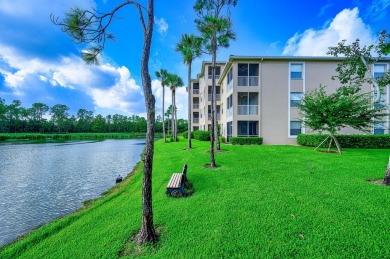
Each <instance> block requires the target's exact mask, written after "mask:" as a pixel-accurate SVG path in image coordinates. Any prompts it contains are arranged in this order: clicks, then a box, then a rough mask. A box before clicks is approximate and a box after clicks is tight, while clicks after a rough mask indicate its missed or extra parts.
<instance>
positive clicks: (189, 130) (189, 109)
mask: <svg viewBox="0 0 390 259" xmlns="http://www.w3.org/2000/svg"><path fill="white" fill-rule="evenodd" d="M191 89H192V88H191V63H189V64H188V130H187V131H188V135H187V138H188V149H191V148H192V143H191V103H192V102H191V96H192V92H191Z"/></svg>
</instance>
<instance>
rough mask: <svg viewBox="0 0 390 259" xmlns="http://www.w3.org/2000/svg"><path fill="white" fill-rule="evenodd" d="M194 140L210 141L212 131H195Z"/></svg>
mask: <svg viewBox="0 0 390 259" xmlns="http://www.w3.org/2000/svg"><path fill="white" fill-rule="evenodd" d="M194 138H195V139H197V140H200V141H209V140H210V131H208V130H197V131H194Z"/></svg>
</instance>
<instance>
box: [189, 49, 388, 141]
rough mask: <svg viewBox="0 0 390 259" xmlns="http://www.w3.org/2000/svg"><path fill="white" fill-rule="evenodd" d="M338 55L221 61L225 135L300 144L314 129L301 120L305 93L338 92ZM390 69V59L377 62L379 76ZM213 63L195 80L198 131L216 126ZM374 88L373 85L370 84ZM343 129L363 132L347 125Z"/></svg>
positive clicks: (220, 114)
mask: <svg viewBox="0 0 390 259" xmlns="http://www.w3.org/2000/svg"><path fill="white" fill-rule="evenodd" d="M341 61H342V58H335V57H283V56H281V57H270V56H264V57H262V56H254V57H250V56H230V57H229V60H228V61H227V62H218V63H217V67H216V82H217V88H216V91H217V96H216V100H217V121H218V124H219V125H220V133H221V134H222V135H223V136H224V137H225V138H226V139H227V140H228V139H229V137H232V136H233V137H236V136H261V137H263V138H264V144H295V143H296V136H297V135H298V134H301V133H310V132H311V131H310V129H307V128H305V127H304V125H302V123H301V122H300V116H299V109H298V108H297V105H298V104H299V103H300V102H301V98H302V96H303V94H304V93H305V92H307V91H309V90H312V89H315V88H318V87H319V86H320V84H322V85H326V86H327V91H334V90H335V89H336V88H337V87H339V86H341V84H340V83H339V81H337V80H332V76H335V75H337V73H336V71H335V70H336V68H337V64H339V63H340V62H341ZM389 68H390V60H389V59H386V60H385V61H384V62H381V63H375V64H374V65H373V68H372V69H371V71H372V72H373V73H374V74H373V76H374V77H375V78H376V77H379V76H383V75H384V73H385V71H388V70H389ZM211 78H212V70H211V62H203V63H202V69H201V72H200V73H199V74H198V76H197V78H196V79H195V80H192V87H191V89H192V97H191V103H190V104H189V105H190V107H191V116H192V130H208V129H209V128H210V124H211ZM363 90H364V91H365V92H369V91H371V90H372V86H371V85H364V86H363ZM389 95H390V91H389V86H387V89H385V92H384V94H382V95H381V102H383V103H386V104H389V100H390V96H389ZM373 125H374V126H373V128H372V133H373V134H383V133H389V132H388V128H389V127H388V126H389V120H388V118H384V119H383V121H375V122H374V124H373ZM340 133H345V134H348V133H361V132H357V131H355V130H353V129H351V128H345V129H343V130H342V131H341V132H340Z"/></svg>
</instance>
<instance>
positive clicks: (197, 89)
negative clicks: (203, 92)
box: [192, 83, 199, 94]
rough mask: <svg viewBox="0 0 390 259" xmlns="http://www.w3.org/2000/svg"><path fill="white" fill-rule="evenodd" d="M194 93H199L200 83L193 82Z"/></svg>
mask: <svg viewBox="0 0 390 259" xmlns="http://www.w3.org/2000/svg"><path fill="white" fill-rule="evenodd" d="M192 87H193V93H194V94H199V83H193V85H192Z"/></svg>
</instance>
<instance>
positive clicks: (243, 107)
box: [237, 93, 259, 115]
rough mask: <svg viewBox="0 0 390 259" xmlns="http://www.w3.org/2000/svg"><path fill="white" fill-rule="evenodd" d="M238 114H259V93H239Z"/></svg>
mask: <svg viewBox="0 0 390 259" xmlns="http://www.w3.org/2000/svg"><path fill="white" fill-rule="evenodd" d="M237 96H238V115H257V114H258V112H257V111H258V105H257V104H258V96H259V94H258V93H238V95H237Z"/></svg>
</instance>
